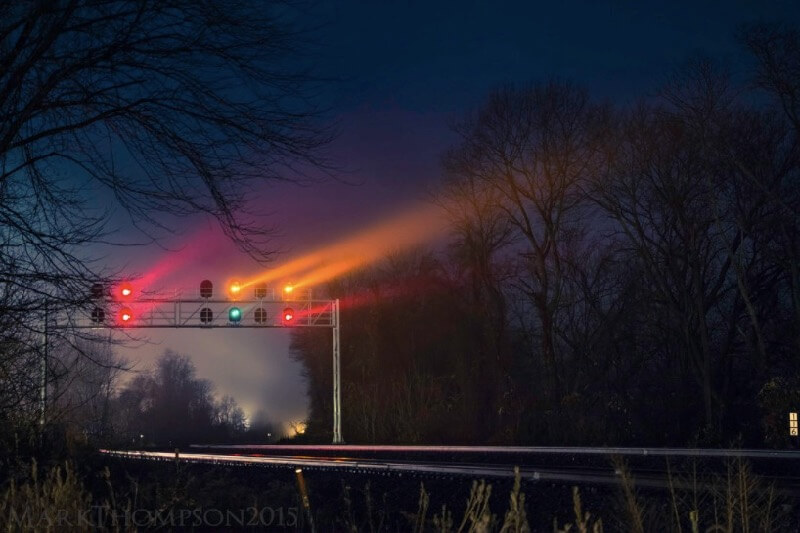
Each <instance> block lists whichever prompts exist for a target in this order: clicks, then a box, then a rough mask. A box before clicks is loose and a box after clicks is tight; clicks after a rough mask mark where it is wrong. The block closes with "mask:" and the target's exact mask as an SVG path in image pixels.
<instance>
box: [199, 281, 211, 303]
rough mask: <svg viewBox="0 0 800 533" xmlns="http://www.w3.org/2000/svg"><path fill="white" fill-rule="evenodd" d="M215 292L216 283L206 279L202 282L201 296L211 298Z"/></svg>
mask: <svg viewBox="0 0 800 533" xmlns="http://www.w3.org/2000/svg"><path fill="white" fill-rule="evenodd" d="M213 293H214V284H213V283H211V282H210V281H208V280H207V279H204V280H203V281H201V282H200V298H211V295H212V294H213Z"/></svg>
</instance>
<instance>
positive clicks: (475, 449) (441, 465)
mask: <svg viewBox="0 0 800 533" xmlns="http://www.w3.org/2000/svg"><path fill="white" fill-rule="evenodd" d="M198 447H200V446H198ZM218 447H219V448H226V449H228V450H231V449H235V448H240V449H242V450H243V451H245V450H247V449H250V450H255V449H259V450H262V451H267V450H269V451H280V452H284V453H285V452H290V451H293V450H294V451H299V452H304V453H302V454H298V455H265V454H260V453H251V454H238V453H237V454H234V453H180V452H177V451H176V452H147V451H120V450H100V452H101V453H103V454H105V455H108V456H111V457H119V458H123V459H139V460H153V461H186V462H191V463H207V464H215V465H232V466H246V465H261V466H266V467H280V468H292V469H296V468H303V469H308V470H320V471H336V472H341V473H342V474H345V473H368V474H369V473H371V474H393V475H400V476H402V475H403V474H410V475H434V476H466V477H472V478H513V477H514V476H515V468H516V469H518V471H519V475H520V478H521V479H523V480H526V481H533V482H566V483H572V484H574V483H587V484H601V485H613V484H617V483H619V482H620V474H621V473H620V472H619V471H618V470H616V469H615V468H613V467H611V466H597V465H575V464H564V465H559V464H549V465H547V466H540V465H534V464H533V463H532V459H533V458H534V457H536V456H538V457H539V458H540V459H541V458H542V454H543V453H544V454H545V455H547V454H550V455H551V456H552V454H558V455H560V456H564V455H570V456H574V455H575V454H584V455H585V454H589V455H605V456H618V455H622V456H626V455H627V456H631V455H634V456H639V457H657V456H662V457H663V456H678V457H687V456H688V457H718V458H731V457H742V458H760V459H764V458H769V459H782V460H787V459H788V460H790V461H791V460H794V461H797V460H798V459H800V451H794V450H730V449H721V450H712V449H690V448H567V447H514V446H511V447H494V446H351V445H324V446H282V445H261V446H252V445H251V446H248V445H239V446H218ZM202 448H212V446H202ZM313 450H318V451H336V452H350V455H351V456H349V457H342V456H332V457H325V456H314V454H313V453H309V452H311V451H313ZM358 451H367V452H376V451H381V452H392V453H396V452H406V453H410V452H411V451H414V452H441V453H456V452H458V453H467V452H469V453H493V454H497V455H498V456H502V455H503V454H515V455H517V456H516V457H514V459H520V457H519V455H520V454H523V455H529V457H528V458H525V459H524V460H523V461H518V462H517V464H516V466H515V465H512V464H510V463H508V462H507V463H505V464H496V463H467V462H463V461H453V460H452V459H450V460H447V459H446V458H443V460H432V459H430V458H428V459H420V460H416V459H405V460H401V459H398V458H395V457H387V458H359V457H353V456H352V455H353V452H358ZM526 452H527V453H526ZM465 459H466V457H465ZM629 468H631V471H632V473H633V474H634V476H635V480H636V481H635V483H636V486H637V487H649V488H659V489H665V488H668V487H672V488H682V489H694V488H697V487H698V486H707V487H713V486H714V485H713V484H714V480H713V477H712V478H708V479H705V478H704V479H700V480H691V481H689V480H681V479H672V480H670V479H669V478H668V473H667V472H666V471H664V470H663V469H656V468H652V467H650V468H641V467H634V466H632V465H629ZM785 471H793V470H791V469H788V468H787V469H785ZM785 471H784V472H782V473H781V475H772V476H769V477H770V478H771V479H773V480H775V481H780V482H781V484H782V485H783V488H782V489H781V490H780V492H782V493H784V492H785V493H787V494H794V493H796V492H797V491H798V488H800V478H798V476H796V475H787V474H786V473H785Z"/></svg>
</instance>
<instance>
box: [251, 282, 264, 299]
mask: <svg viewBox="0 0 800 533" xmlns="http://www.w3.org/2000/svg"><path fill="white" fill-rule="evenodd" d="M253 293H254V294H255V297H256V298H259V299H262V298H266V297H267V284H266V283H256V286H255V288H254V289H253Z"/></svg>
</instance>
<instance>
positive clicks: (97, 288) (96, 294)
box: [89, 283, 103, 300]
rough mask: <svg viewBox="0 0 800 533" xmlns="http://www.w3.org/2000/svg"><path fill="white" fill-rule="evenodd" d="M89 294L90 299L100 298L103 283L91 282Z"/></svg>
mask: <svg viewBox="0 0 800 533" xmlns="http://www.w3.org/2000/svg"><path fill="white" fill-rule="evenodd" d="M89 294H90V295H91V297H92V300H99V299H101V298H102V297H103V284H102V283H95V284H93V285H92V288H91V291H90V293H89Z"/></svg>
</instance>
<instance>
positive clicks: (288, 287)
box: [283, 285, 294, 294]
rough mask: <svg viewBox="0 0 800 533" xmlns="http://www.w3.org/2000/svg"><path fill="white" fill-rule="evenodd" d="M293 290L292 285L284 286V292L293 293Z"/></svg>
mask: <svg viewBox="0 0 800 533" xmlns="http://www.w3.org/2000/svg"><path fill="white" fill-rule="evenodd" d="M293 290H294V287H293V286H292V285H286V286H285V287H284V288H283V292H284V293H285V294H291V292H292V291H293Z"/></svg>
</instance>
